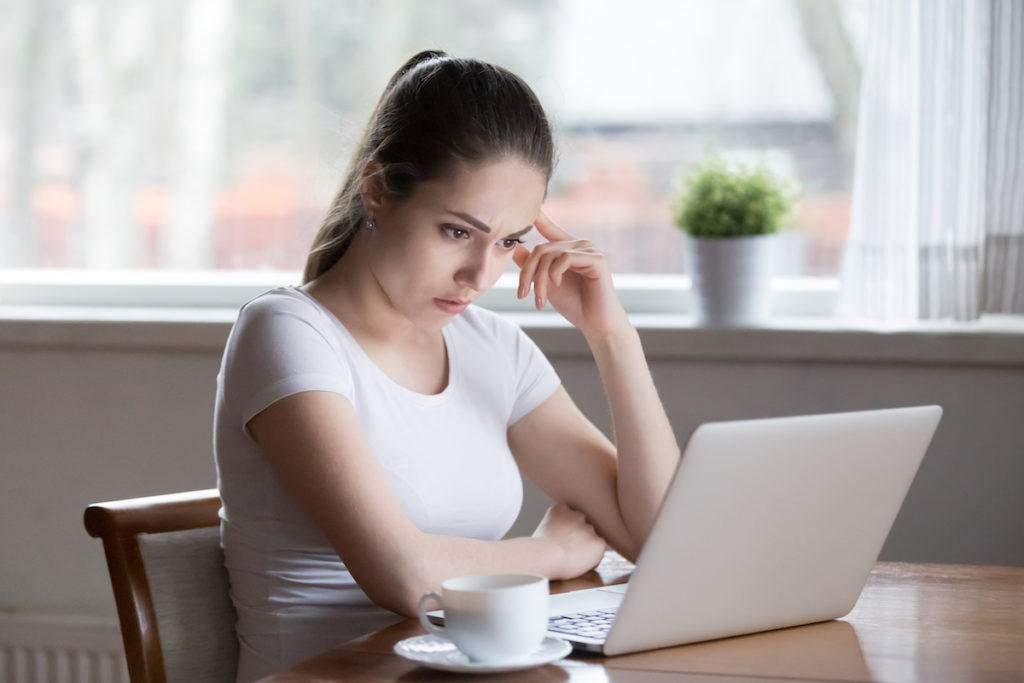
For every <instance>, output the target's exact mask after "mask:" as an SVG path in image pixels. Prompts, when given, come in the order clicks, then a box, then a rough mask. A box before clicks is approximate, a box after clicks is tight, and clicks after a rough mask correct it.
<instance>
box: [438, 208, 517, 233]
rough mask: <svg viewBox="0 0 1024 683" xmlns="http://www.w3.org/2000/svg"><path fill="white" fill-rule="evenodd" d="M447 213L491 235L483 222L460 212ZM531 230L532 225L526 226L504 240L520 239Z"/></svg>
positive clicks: (489, 227)
mask: <svg viewBox="0 0 1024 683" xmlns="http://www.w3.org/2000/svg"><path fill="white" fill-rule="evenodd" d="M448 213H450V214H451V215H453V216H455V217H457V218H461V219H462V220H464V221H466V222H467V223H469V224H470V225H472V226H473V227H474V228H476V229H477V230H479V231H480V232H483V233H485V234H488V235H489V234H491V226H489V225H487V224H486V223H484V222H483V221H481V220H479V219H477V218H474V217H473V216H470V215H469V214H468V213H462V212H461V211H449V212H448ZM531 230H533V226H532V225H527V226H526V227H525V228H523V229H522V230H519V231H518V232H514V233H512V234H511V235H509V236H508V237H507V238H506V239H513V238H518V237H522V236H523V235H525V234H526V233H528V232H530V231H531Z"/></svg>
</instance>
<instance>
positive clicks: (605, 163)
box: [0, 0, 864, 277]
mask: <svg viewBox="0 0 1024 683" xmlns="http://www.w3.org/2000/svg"><path fill="white" fill-rule="evenodd" d="M0 2H2V3H3V5H4V9H3V11H2V14H3V15H4V17H5V21H3V22H0V92H3V93H4V97H3V98H2V99H0V268H4V269H25V268H28V269H51V268H57V269H85V270H107V269H114V270H123V269H159V270H162V271H166V272H167V273H173V272H175V271H190V272H193V271H196V270H206V269H212V270H256V271H268V270H270V271H297V270H300V269H301V267H302V265H303V262H304V259H305V253H306V250H307V248H308V246H309V244H310V242H311V240H312V237H313V234H314V232H315V231H316V229H317V227H318V224H319V221H320V218H321V216H322V215H323V214H324V212H325V211H326V209H327V207H328V205H329V202H330V200H331V197H332V196H333V193H334V191H335V189H336V187H337V185H338V184H339V183H340V181H341V177H342V174H343V173H344V171H345V167H346V165H347V162H348V157H349V154H350V151H351V149H352V146H353V145H354V144H355V142H356V140H357V138H358V136H359V134H360V132H361V130H362V127H363V125H364V124H365V122H366V119H367V117H368V116H369V112H370V110H371V109H372V107H373V105H374V104H375V100H376V98H377V97H378V96H379V94H380V91H381V89H382V88H383V85H384V83H385V82H386V80H387V78H388V76H389V75H390V74H391V73H392V72H393V71H394V70H395V68H397V66H398V65H400V64H401V63H402V62H403V61H404V60H405V59H406V58H407V57H408V56H409V55H411V54H412V53H414V52H416V51H418V50H420V49H425V48H434V47H437V48H441V49H445V50H447V51H449V52H451V53H453V54H456V55H460V56H474V57H479V58H482V59H485V60H489V61H494V62H497V63H499V64H502V65H504V66H506V67H508V68H510V69H511V70H513V71H515V72H516V73H518V74H520V75H521V76H523V77H524V78H525V79H526V80H527V82H529V83H530V84H531V85H532V86H533V87H534V89H535V90H536V91H537V93H538V95H539V96H540V98H541V100H542V102H543V103H544V104H545V107H546V108H547V110H548V112H549V115H550V116H551V119H552V121H553V123H554V126H555V128H556V134H557V137H558V143H559V163H558V167H557V169H556V173H555V176H554V178H553V179H552V182H551V187H550V192H549V198H548V200H547V203H546V211H547V212H548V214H549V215H550V216H552V218H554V219H555V220H556V221H558V222H559V223H560V224H561V225H562V226H563V227H564V228H565V229H567V230H568V231H569V232H571V233H573V234H575V235H577V236H580V237H585V238H587V239H590V240H591V241H592V242H594V243H595V245H597V247H598V248H599V249H601V250H602V251H604V252H605V253H606V254H607V255H608V257H609V259H610V261H611V264H612V267H613V270H614V271H615V272H616V273H622V274H625V273H648V274H650V273H658V274H680V273H684V272H685V265H684V260H683V240H682V237H681V235H680V234H679V231H678V230H677V229H676V228H675V227H674V226H672V224H671V220H670V217H669V203H670V196H669V193H670V190H671V187H672V184H673V180H674V178H675V177H676V176H677V174H678V173H679V172H680V171H681V170H685V169H686V168H687V167H689V166H690V165H691V164H693V163H694V162H696V161H699V160H700V159H701V158H702V157H703V155H704V154H705V150H706V149H708V148H709V147H712V148H714V149H716V150H718V151H719V152H721V153H722V154H724V155H725V156H726V157H727V158H734V159H739V160H744V161H750V162H757V161H763V162H765V163H766V164H768V165H769V166H770V167H772V168H773V169H775V170H777V171H779V172H782V173H785V174H787V175H790V176H792V177H794V178H795V179H797V180H798V181H799V182H800V184H801V186H802V188H803V197H802V200H801V204H800V208H799V216H798V225H797V227H796V229H795V230H793V231H790V232H789V233H787V234H785V235H784V236H783V248H782V249H781V253H780V256H779V264H778V269H777V272H778V274H779V275H782V276H789V277H834V276H835V275H836V273H837V271H838V266H839V259H840V255H841V251H842V245H843V240H844V238H845V234H846V229H847V224H848V222H849V211H850V186H851V178H852V168H853V149H854V134H855V128H856V111H857V90H858V87H859V79H860V72H859V57H858V55H859V53H860V47H859V46H860V44H861V37H862V35H863V10H864V8H863V6H862V0H721V1H718V2H702V1H698V0H693V1H690V2H681V1H677V0H634V1H633V2H630V3H622V2H612V1H611V0H506V1H503V2H491V1H486V0H443V1H439V2H417V1H416V0H372V1H371V0H346V1H343V2H339V1H336V0H290V1H289V2H278V1H276V0H182V1H181V2H173V3H167V2H160V1H158V0H146V1H142V0H49V2H37V1H36V0H0Z"/></svg>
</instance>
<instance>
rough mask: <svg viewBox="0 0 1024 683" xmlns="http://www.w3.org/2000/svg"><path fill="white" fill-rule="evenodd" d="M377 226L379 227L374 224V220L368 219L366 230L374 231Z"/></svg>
mask: <svg viewBox="0 0 1024 683" xmlns="http://www.w3.org/2000/svg"><path fill="white" fill-rule="evenodd" d="M376 226H377V224H376V223H374V222H373V219H372V218H367V219H366V229H367V230H373V229H374V228H375V227H376Z"/></svg>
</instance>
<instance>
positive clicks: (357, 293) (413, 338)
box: [305, 239, 439, 346]
mask: <svg viewBox="0 0 1024 683" xmlns="http://www.w3.org/2000/svg"><path fill="white" fill-rule="evenodd" d="M361 247H362V245H361V244H360V241H359V240H358V239H357V240H354V241H353V243H352V245H351V246H349V248H348V250H347V251H346V252H345V254H344V255H343V256H342V257H341V258H340V259H339V260H338V262H337V263H335V264H334V265H333V266H331V267H330V268H329V269H327V271H326V272H324V273H323V275H321V276H320V277H318V278H317V279H315V280H313V281H312V282H310V283H308V284H307V285H306V286H305V290H306V291H307V292H308V293H309V294H311V295H312V296H313V297H315V298H316V299H317V301H319V302H320V303H321V304H323V305H324V306H325V307H326V308H327V309H328V310H329V311H330V312H331V313H333V314H334V316H335V317H337V318H338V320H340V321H341V322H342V323H343V324H344V325H345V328H346V329H347V330H348V331H349V332H350V333H351V334H352V336H354V337H355V338H356V339H357V340H359V341H360V343H362V344H363V345H364V346H365V345H367V344H373V345H381V344H385V345H389V346H390V345H407V344H414V345H417V346H419V345H422V344H423V343H424V342H426V341H433V340H436V338H437V337H438V336H439V333H438V331H437V330H423V329H420V328H418V327H416V326H415V325H413V323H412V322H411V321H410V320H409V319H408V318H407V317H405V316H404V315H403V314H402V313H401V312H400V311H398V310H397V309H396V308H395V307H394V305H393V304H392V302H391V301H390V299H388V296H387V294H386V293H385V292H384V290H383V289H382V288H381V286H380V283H378V282H377V279H376V278H375V277H374V275H373V272H372V271H371V270H370V269H369V267H367V266H366V263H367V259H366V258H363V257H361V254H360V251H361Z"/></svg>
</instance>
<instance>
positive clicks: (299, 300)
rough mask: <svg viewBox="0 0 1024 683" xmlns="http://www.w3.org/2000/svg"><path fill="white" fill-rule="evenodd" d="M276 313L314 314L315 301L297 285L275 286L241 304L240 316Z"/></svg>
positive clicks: (316, 309)
mask: <svg viewBox="0 0 1024 683" xmlns="http://www.w3.org/2000/svg"><path fill="white" fill-rule="evenodd" d="M276 313H292V314H304V315H309V316H315V315H317V314H318V313H319V310H318V307H317V305H316V303H315V302H314V301H313V300H312V299H311V298H310V297H309V295H308V294H306V293H305V292H303V291H302V290H300V289H299V288H298V287H277V288H276V289H271V290H269V291H266V292H263V293H262V294H260V295H258V296H255V297H253V298H252V299H249V301H247V302H245V303H244V304H243V305H242V309H241V311H240V313H239V316H240V317H243V316H244V317H261V316H268V315H274V314H276Z"/></svg>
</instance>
